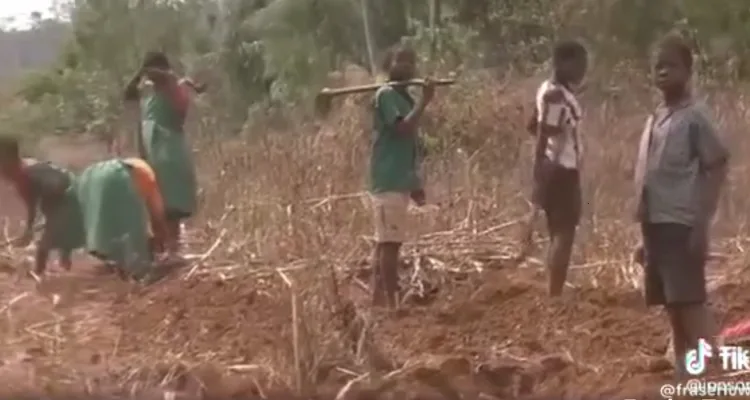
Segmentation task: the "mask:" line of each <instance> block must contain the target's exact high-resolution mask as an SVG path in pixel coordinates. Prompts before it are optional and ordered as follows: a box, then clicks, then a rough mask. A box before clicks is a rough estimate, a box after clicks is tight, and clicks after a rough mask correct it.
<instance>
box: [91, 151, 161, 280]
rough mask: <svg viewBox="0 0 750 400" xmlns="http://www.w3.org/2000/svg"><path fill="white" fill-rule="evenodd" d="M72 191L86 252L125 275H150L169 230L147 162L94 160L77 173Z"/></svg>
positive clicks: (140, 277)
mask: <svg viewBox="0 0 750 400" xmlns="http://www.w3.org/2000/svg"><path fill="white" fill-rule="evenodd" d="M76 195H77V197H78V199H79V201H80V203H81V208H82V216H83V225H84V227H85V233H86V236H85V239H86V240H85V243H86V249H87V250H88V252H89V253H91V254H92V255H94V256H95V257H97V258H99V259H101V260H103V261H105V262H109V263H112V264H114V265H115V266H116V267H118V268H119V269H120V272H122V273H123V274H126V275H130V276H131V277H134V278H136V279H143V278H149V277H152V276H153V274H151V273H152V272H153V271H152V269H151V266H152V262H153V261H154V253H155V252H157V251H161V250H163V247H164V243H165V242H166V241H167V240H168V239H169V234H171V233H172V232H171V231H169V228H168V226H167V220H166V214H165V210H164V203H163V201H162V198H161V194H160V193H159V188H158V185H157V181H156V176H155V174H154V171H153V170H152V169H151V167H150V166H149V165H148V163H146V162H145V161H144V160H141V159H138V158H127V159H112V160H107V161H102V162H98V163H95V164H93V165H91V166H89V167H88V168H86V169H85V170H84V171H83V172H82V173H81V175H80V177H79V178H78V183H77V187H76ZM121 275H122V274H121Z"/></svg>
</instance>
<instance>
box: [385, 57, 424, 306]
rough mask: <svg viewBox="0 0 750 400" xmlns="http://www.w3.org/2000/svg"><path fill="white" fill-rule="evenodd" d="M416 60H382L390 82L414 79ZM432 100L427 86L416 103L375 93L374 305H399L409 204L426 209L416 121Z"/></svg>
mask: <svg viewBox="0 0 750 400" xmlns="http://www.w3.org/2000/svg"><path fill="white" fill-rule="evenodd" d="M416 61H417V60H416V54H415V53H414V51H413V50H411V49H408V48H405V47H401V46H399V47H396V48H395V49H393V50H391V51H390V52H389V53H388V54H387V56H386V63H385V65H386V66H387V70H388V78H389V81H390V82H399V81H408V80H410V79H413V78H414V77H415V74H416ZM434 94H435V86H434V85H433V84H432V83H431V82H429V81H428V82H426V84H425V85H424V87H423V88H422V97H421V98H419V99H418V100H417V101H415V100H414V99H413V98H412V97H411V96H410V95H409V92H408V91H407V88H406V86H401V85H391V84H389V83H386V84H384V85H383V86H382V87H381V88H380V89H378V91H377V92H376V93H375V101H374V118H373V124H374V126H373V128H374V137H373V142H372V153H371V159H370V194H371V199H372V205H373V211H374V215H373V217H374V218H373V219H374V224H375V239H376V241H377V244H376V246H375V254H374V256H373V258H374V260H373V264H374V265H373V274H372V276H373V280H372V295H373V297H372V301H373V305H383V304H384V303H385V304H387V305H388V307H389V308H395V307H396V306H397V305H398V302H399V299H398V291H399V287H398V268H399V264H400V260H399V253H400V250H401V244H402V243H403V242H404V240H405V239H406V237H405V236H406V227H407V223H408V221H407V217H408V215H407V209H408V206H409V200H410V198H411V199H413V200H414V202H415V203H416V204H417V205H420V206H421V205H424V203H425V195H424V190H423V187H422V181H421V179H420V177H419V174H418V167H419V166H418V162H419V154H418V153H419V148H420V146H419V137H418V127H419V121H420V118H421V117H422V114H423V113H424V110H425V108H427V105H428V104H429V103H430V101H432V98H433V96H434Z"/></svg>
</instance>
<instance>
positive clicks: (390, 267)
mask: <svg viewBox="0 0 750 400" xmlns="http://www.w3.org/2000/svg"><path fill="white" fill-rule="evenodd" d="M382 245H383V249H382V253H381V254H380V271H381V274H382V275H381V276H382V278H381V279H382V283H383V287H384V288H385V298H386V301H387V303H388V307H390V308H396V306H398V303H399V287H398V267H399V264H400V260H399V252H400V250H401V243H393V242H391V243H383V244H382Z"/></svg>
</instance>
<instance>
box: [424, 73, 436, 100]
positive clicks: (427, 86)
mask: <svg viewBox="0 0 750 400" xmlns="http://www.w3.org/2000/svg"><path fill="white" fill-rule="evenodd" d="M434 97H435V82H434V81H433V80H432V79H430V78H426V79H425V80H424V86H422V102H423V103H424V104H430V102H431V101H432V99H433V98H434Z"/></svg>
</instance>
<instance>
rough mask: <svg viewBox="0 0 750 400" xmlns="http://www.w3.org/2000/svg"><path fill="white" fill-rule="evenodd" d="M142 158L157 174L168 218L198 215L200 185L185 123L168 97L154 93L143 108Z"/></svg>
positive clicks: (148, 96)
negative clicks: (197, 204) (196, 210)
mask: <svg viewBox="0 0 750 400" xmlns="http://www.w3.org/2000/svg"><path fill="white" fill-rule="evenodd" d="M141 109H142V110H143V112H142V114H143V115H142V121H141V134H142V142H143V149H144V151H145V154H143V158H144V159H145V160H146V161H148V163H149V165H151V168H153V170H154V173H155V174H156V180H157V182H158V184H159V189H160V190H161V195H162V197H163V199H164V208H165V210H166V212H167V217H168V218H172V219H181V218H187V217H189V216H191V215H192V214H193V213H194V212H195V207H196V201H197V199H196V194H197V182H196V177H195V166H194V164H193V157H192V154H191V150H190V147H189V146H188V143H187V140H186V138H185V135H184V134H183V129H182V120H181V117H180V116H179V113H178V112H177V110H176V109H175V107H174V106H173V104H172V102H171V101H170V99H169V98H167V96H166V95H164V94H162V93H159V92H152V93H150V94H148V95H146V96H145V97H144V98H143V102H142V105H141Z"/></svg>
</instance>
